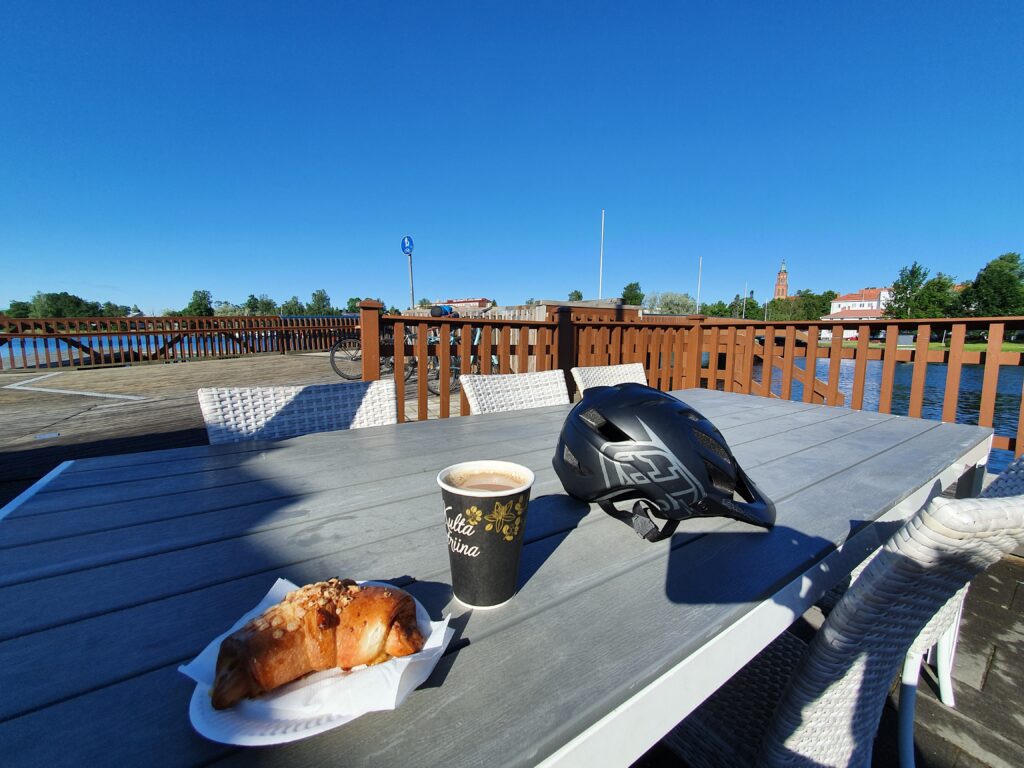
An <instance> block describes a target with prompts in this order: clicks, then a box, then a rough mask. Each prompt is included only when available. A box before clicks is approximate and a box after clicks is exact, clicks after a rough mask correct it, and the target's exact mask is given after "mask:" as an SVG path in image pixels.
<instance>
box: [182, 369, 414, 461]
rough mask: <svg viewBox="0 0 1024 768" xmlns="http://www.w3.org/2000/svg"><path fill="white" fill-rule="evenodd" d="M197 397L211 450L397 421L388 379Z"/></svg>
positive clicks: (204, 392)
mask: <svg viewBox="0 0 1024 768" xmlns="http://www.w3.org/2000/svg"><path fill="white" fill-rule="evenodd" d="M198 395H199V406H200V408H201V409H202V411H203V420H204V421H205V422H206V434H207V436H208V437H209V439H210V444H211V445H215V444H217V443H237V442H239V441H241V440H283V439H284V438H287V437H296V436H297V435H305V434H309V433H310V432H328V431H331V430H336V429H358V428H360V427H375V426H380V425H383V424H396V423H397V422H398V409H397V402H396V398H395V382H394V381H393V380H391V379H387V380H382V381H360V382H352V383H350V384H311V385H309V386H304V387H287V386H285V387H210V388H206V389H200V390H199V392H198Z"/></svg>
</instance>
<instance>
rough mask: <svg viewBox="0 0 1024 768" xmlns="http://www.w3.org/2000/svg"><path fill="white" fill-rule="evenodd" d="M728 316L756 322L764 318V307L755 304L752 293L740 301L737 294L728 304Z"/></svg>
mask: <svg viewBox="0 0 1024 768" xmlns="http://www.w3.org/2000/svg"><path fill="white" fill-rule="evenodd" d="M728 316H729V317H736V318H740V319H747V320H756V319H758V318H760V317H764V307H762V306H761V305H760V304H758V303H757V300H756V299H755V298H754V292H753V291H751V292H750V294H749V295H748V296H746V297H745V298H742V299H741V298H740V295H739V294H738V293H737V294H736V296H735V297H733V300H732V301H731V302H730V303H729V315H728Z"/></svg>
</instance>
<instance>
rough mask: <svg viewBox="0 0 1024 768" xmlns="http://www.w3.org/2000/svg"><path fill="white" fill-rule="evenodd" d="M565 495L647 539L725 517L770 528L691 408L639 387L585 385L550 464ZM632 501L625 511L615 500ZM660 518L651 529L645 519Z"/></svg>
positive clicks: (748, 485) (763, 501)
mask: <svg viewBox="0 0 1024 768" xmlns="http://www.w3.org/2000/svg"><path fill="white" fill-rule="evenodd" d="M552 464H553V465H554V468H555V473H556V474H557V475H558V477H559V479H560V480H561V481H562V485H563V486H564V487H565V490H566V492H567V493H569V494H570V495H571V496H575V497H576V498H578V499H582V500H583V501H587V502H592V501H593V502H598V503H600V504H601V507H602V508H603V509H604V510H605V511H606V512H608V513H609V514H611V515H613V516H615V517H617V518H619V519H621V520H625V521H626V522H628V523H630V524H631V525H632V526H633V528H634V530H636V532H637V534H639V535H640V536H642V537H644V538H645V539H648V540H649V541H658V540H660V539H664V538H666V537H668V536H671V535H672V533H673V532H674V531H675V529H676V526H677V525H678V524H679V521H680V520H684V519H686V518H688V517H731V518H733V519H735V520H741V521H743V522H745V523H751V524H752V525H758V526H761V527H763V528H771V527H772V525H774V523H775V505H774V504H772V502H771V501H770V500H769V499H768V498H767V497H766V496H765V495H764V494H763V493H761V491H760V490H759V489H758V487H757V486H756V485H754V482H753V481H752V480H751V479H750V478H749V477H748V476H747V474H746V472H744V471H743V470H742V469H741V468H740V465H739V464H738V463H737V462H736V459H735V457H734V456H733V455H732V451H731V450H729V446H728V444H727V443H726V442H725V438H724V437H722V433H721V432H719V431H718V429H717V428H715V426H714V425H713V424H712V423H711V422H710V421H708V420H707V419H706V418H704V417H703V416H702V415H701V414H700V413H698V412H697V410H696V409H694V408H692V407H691V406H689V405H687V404H686V403H684V402H682V401H681V400H678V399H677V398H675V397H672V396H671V395H669V394H667V393H665V392H660V391H658V390H657V389H652V388H651V387H646V386H644V385H642V384H619V385H617V386H614V387H592V388H590V389H588V390H586V391H585V392H584V393H583V399H582V400H581V401H580V402H579V403H577V405H576V407H575V408H573V409H572V411H571V412H570V413H569V416H568V417H567V418H566V420H565V424H564V425H563V426H562V434H561V436H560V437H559V440H558V449H557V450H556V451H555V457H554V459H552ZM627 499H636V500H637V502H636V503H635V504H634V505H633V509H632V511H631V512H622V511H619V510H618V509H616V508H615V507H614V505H613V502H615V501H622V500H627ZM652 514H653V515H654V516H655V517H659V518H662V519H664V520H666V523H665V524H664V526H663V527H662V528H661V529H659V528H658V527H657V525H655V523H654V522H653V521H652V520H651V517H650V516H651V515H652Z"/></svg>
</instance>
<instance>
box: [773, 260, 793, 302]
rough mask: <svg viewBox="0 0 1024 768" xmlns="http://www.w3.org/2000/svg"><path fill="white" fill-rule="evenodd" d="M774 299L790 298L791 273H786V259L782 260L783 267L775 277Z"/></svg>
mask: <svg viewBox="0 0 1024 768" xmlns="http://www.w3.org/2000/svg"><path fill="white" fill-rule="evenodd" d="M772 298H773V299H787V298H789V273H788V272H787V271H786V260H785V259H783V260H782V266H781V267H779V274H777V275H776V276H775V295H774V296H772Z"/></svg>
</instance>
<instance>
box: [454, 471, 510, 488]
mask: <svg viewBox="0 0 1024 768" xmlns="http://www.w3.org/2000/svg"><path fill="white" fill-rule="evenodd" d="M449 482H451V484H452V485H454V486H455V487H456V488H459V489H460V490H464V491H511V490H512V489H513V488H519V487H521V486H523V485H525V484H526V483H525V481H524V479H523V478H518V477H512V476H511V475H506V474H504V473H502V472H487V471H483V472H466V473H465V474H459V475H452V476H451V478H450V479H449Z"/></svg>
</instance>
